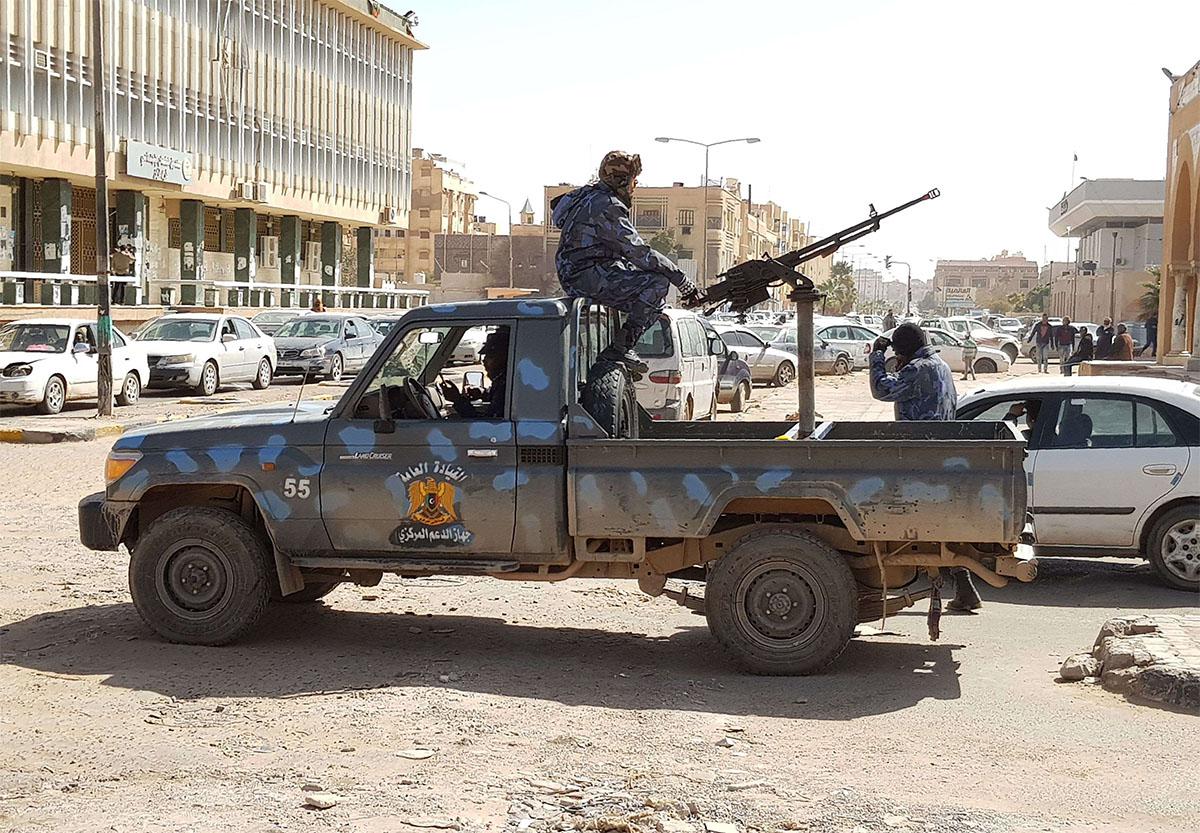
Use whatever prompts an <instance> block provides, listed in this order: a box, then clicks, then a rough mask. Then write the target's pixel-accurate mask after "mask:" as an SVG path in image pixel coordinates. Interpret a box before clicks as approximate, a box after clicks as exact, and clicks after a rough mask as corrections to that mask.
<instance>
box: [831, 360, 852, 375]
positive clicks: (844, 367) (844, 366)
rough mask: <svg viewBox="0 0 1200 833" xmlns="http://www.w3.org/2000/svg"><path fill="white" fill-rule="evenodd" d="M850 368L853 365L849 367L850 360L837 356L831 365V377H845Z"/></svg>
mask: <svg viewBox="0 0 1200 833" xmlns="http://www.w3.org/2000/svg"><path fill="white" fill-rule="evenodd" d="M852 366H853V365H851V363H850V360H849V359H848V358H846V357H845V356H838V357H837V359H836V360H835V361H834V363H833V375H834V376H845V375H846V374H847V373H849V372H850V368H851V367H852Z"/></svg>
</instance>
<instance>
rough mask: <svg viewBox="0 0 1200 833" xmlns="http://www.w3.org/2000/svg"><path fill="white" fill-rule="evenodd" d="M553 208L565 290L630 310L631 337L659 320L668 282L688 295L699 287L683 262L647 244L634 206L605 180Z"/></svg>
mask: <svg viewBox="0 0 1200 833" xmlns="http://www.w3.org/2000/svg"><path fill="white" fill-rule="evenodd" d="M553 209H554V213H553V218H554V225H556V226H558V228H560V229H561V230H562V238H561V240H560V241H559V244H558V253H557V254H556V255H555V259H554V262H555V266H556V267H557V268H558V279H559V281H560V282H561V283H562V286H563V289H564V290H565V291H566V293H567V295H569V296H571V297H573V298H590V299H591V300H593V301H596V302H598V303H601V304H604V305H606V306H609V307H612V308H613V309H617V310H620V311H622V312H625V313H628V316H629V330H630V336H631V339H632V341H637V339H638V338H639V337H640V336H641V335H642V333H644V332H646V330H648V329H650V327H651V325H653V324H654V322H655V321H657V320H658V317H659V315H660V314H661V313H662V311H663V308H664V307H665V306H666V303H667V290H668V288H669V284H674V285H675V286H677V287H679V289H680V291H681V292H682V293H683V294H684V295H687V294H690V292H694V291H695V287H694V286H693V285H692V282H691V281H690V280H689V279H688V277H687V275H685V274H684V273H683V272H682V271H680V269H679V267H678V266H676V265H675V264H674V263H672V262H671V261H670V259H669V258H667V257H665V256H664V255H662V254H661V253H659V252H657V251H655V250H654V249H652V248H650V247H649V246H648V245H646V242H645V241H644V240H642V237H641V235H640V234H638V232H637V229H636V228H634V226H633V223H632V222H631V221H630V219H629V209H628V208H626V206H625V203H624V202H622V201H621V200H620V198H618V196H617V194H616V192H615V191H614V190H613V189H612V188H611V187H609V186H608V185H606V184H605V183H603V182H597V183H595V184H592V185H585V186H583V187H582V188H577V189H575V190H574V191H571V192H570V193H567V194H564V195H563V196H561V197H559V198H557V199H556V200H555V201H554V203H553Z"/></svg>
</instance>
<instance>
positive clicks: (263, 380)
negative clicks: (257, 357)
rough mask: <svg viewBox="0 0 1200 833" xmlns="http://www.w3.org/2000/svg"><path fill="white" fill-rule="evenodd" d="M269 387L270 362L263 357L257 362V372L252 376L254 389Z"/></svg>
mask: <svg viewBox="0 0 1200 833" xmlns="http://www.w3.org/2000/svg"><path fill="white" fill-rule="evenodd" d="M269 387H271V363H270V362H269V361H267V360H266V359H263V360H262V361H261V362H259V363H258V373H257V374H256V375H255V377H254V389H255V390H266V389H267V388H269Z"/></svg>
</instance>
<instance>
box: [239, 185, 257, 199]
mask: <svg viewBox="0 0 1200 833" xmlns="http://www.w3.org/2000/svg"><path fill="white" fill-rule="evenodd" d="M237 198H238V199H239V200H246V201H247V202H251V201H253V200H254V183H253V182H239V183H238V187H237Z"/></svg>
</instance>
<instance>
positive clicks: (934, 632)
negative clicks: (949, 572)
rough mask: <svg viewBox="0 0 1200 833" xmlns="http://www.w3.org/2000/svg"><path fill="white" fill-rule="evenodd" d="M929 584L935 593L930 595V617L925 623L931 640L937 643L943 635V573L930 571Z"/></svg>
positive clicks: (934, 570) (935, 570) (938, 570)
mask: <svg viewBox="0 0 1200 833" xmlns="http://www.w3.org/2000/svg"><path fill="white" fill-rule="evenodd" d="M929 582H930V584H931V585H933V592H932V593H930V594H929V615H928V616H927V617H926V619H925V623H926V624H927V625H928V626H929V639H930V640H931V641H933V642H937V641H938V637H940V636H941V635H942V571H941V570H940V569H939V568H937V567H933V568H931V569H930V571H929Z"/></svg>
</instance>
